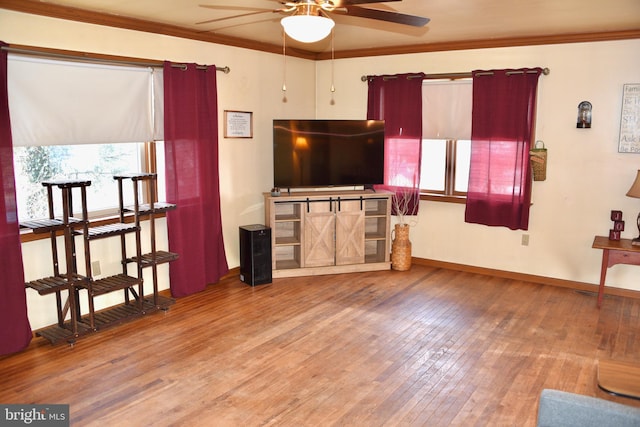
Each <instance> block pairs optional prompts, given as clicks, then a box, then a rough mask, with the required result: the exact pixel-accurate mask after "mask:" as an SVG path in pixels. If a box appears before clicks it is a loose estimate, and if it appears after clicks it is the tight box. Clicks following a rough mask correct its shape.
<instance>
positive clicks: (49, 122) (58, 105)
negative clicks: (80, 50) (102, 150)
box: [7, 54, 158, 146]
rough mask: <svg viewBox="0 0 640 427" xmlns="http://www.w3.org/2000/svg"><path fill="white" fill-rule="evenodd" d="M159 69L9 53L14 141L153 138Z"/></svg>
mask: <svg viewBox="0 0 640 427" xmlns="http://www.w3.org/2000/svg"><path fill="white" fill-rule="evenodd" d="M157 71H158V70H154V69H152V68H144V67H128V66H117V65H103V64H89V63H82V62H71V61H59V60H48V59H42V58H34V57H29V56H22V55H11V54H10V55H9V59H8V69H7V80H8V81H7V83H8V90H9V112H10V117H11V131H12V137H13V144H14V145H18V146H29V145H72V144H108V143H117V142H144V141H151V140H154V139H155V138H157V135H155V136H154V126H155V125H154V96H153V90H154V85H153V74H154V73H155V72H157Z"/></svg>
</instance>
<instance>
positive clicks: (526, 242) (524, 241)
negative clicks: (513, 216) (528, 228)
mask: <svg viewBox="0 0 640 427" xmlns="http://www.w3.org/2000/svg"><path fill="white" fill-rule="evenodd" d="M522 246H529V235H528V234H523V235H522Z"/></svg>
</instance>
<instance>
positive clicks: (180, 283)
mask: <svg viewBox="0 0 640 427" xmlns="http://www.w3.org/2000/svg"><path fill="white" fill-rule="evenodd" d="M164 139H165V157H166V175H167V179H166V180H167V182H166V186H167V200H168V201H169V202H171V203H175V204H176V205H177V209H176V210H174V211H170V212H168V214H167V228H168V236H169V248H170V250H171V251H172V252H177V253H178V255H179V259H178V260H176V261H174V262H172V263H171V266H170V269H169V271H170V273H169V277H170V280H171V294H172V295H173V296H174V297H182V296H186V295H190V294H193V293H196V292H199V291H202V290H204V289H205V287H206V285H207V284H210V283H215V282H217V281H218V280H220V278H221V277H222V276H223V275H225V274H226V273H227V272H228V271H229V268H228V266H227V259H226V255H225V251H224V242H223V238H222V219H221V217H220V189H219V174H218V100H217V88H216V68H215V67H214V66H209V67H208V68H207V69H206V70H203V69H198V68H196V65H195V64H188V65H187V66H186V67H174V66H172V65H171V63H169V62H165V64H164Z"/></svg>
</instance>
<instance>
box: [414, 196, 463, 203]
mask: <svg viewBox="0 0 640 427" xmlns="http://www.w3.org/2000/svg"><path fill="white" fill-rule="evenodd" d="M420 200H429V201H431V202H446V203H458V204H465V203H467V198H466V197H465V196H445V195H444V194H442V195H439V194H420Z"/></svg>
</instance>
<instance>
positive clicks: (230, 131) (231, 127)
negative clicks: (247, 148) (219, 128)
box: [224, 110, 253, 138]
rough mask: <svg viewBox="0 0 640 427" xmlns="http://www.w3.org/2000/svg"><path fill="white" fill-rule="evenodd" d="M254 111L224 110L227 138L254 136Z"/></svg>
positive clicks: (225, 135) (225, 134)
mask: <svg viewBox="0 0 640 427" xmlns="http://www.w3.org/2000/svg"><path fill="white" fill-rule="evenodd" d="M252 116H253V113H251V112H248V111H231V110H224V137H225V138H253V117H252Z"/></svg>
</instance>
